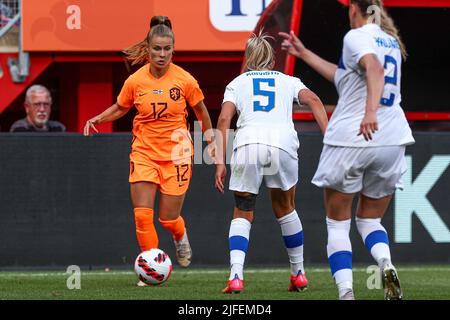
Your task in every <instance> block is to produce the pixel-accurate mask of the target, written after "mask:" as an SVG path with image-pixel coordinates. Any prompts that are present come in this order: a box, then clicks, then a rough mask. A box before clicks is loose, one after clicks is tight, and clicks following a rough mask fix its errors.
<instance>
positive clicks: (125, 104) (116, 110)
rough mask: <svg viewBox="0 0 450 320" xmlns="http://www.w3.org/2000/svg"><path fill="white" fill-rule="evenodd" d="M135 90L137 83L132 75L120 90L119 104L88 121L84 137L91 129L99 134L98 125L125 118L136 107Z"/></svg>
mask: <svg viewBox="0 0 450 320" xmlns="http://www.w3.org/2000/svg"><path fill="white" fill-rule="evenodd" d="M134 89H135V81H134V80H133V75H132V76H130V77H128V79H127V80H125V83H124V84H123V87H122V90H120V93H119V96H118V97H117V102H116V103H114V104H113V105H112V106H111V107H109V108H108V109H106V110H105V111H103V112H102V113H100V114H99V115H96V116H95V117H93V118H92V119H89V120H88V121H86V124H85V126H84V135H85V136H88V135H89V132H90V130H91V129H92V130H94V131H95V132H98V130H97V128H96V127H95V125H97V124H102V123H105V122H111V121H114V120H117V119H119V118H121V117H123V116H124V115H125V114H126V113H127V112H128V110H130V108H131V107H132V106H133V105H134Z"/></svg>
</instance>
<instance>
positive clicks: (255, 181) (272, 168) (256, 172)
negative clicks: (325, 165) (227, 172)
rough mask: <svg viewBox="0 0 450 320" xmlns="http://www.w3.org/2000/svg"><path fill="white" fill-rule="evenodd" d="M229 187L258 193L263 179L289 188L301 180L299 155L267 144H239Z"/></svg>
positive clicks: (284, 189)
mask: <svg viewBox="0 0 450 320" xmlns="http://www.w3.org/2000/svg"><path fill="white" fill-rule="evenodd" d="M230 167H231V178H230V190H233V191H238V192H249V193H253V194H258V193H259V187H260V186H261V183H262V180H263V178H264V181H265V183H266V186H267V187H268V188H274V189H281V190H283V191H287V190H289V189H291V188H292V187H293V186H294V185H295V184H296V183H297V180H298V159H296V158H294V157H293V156H291V155H290V154H289V153H288V152H286V151H284V150H282V149H279V148H276V147H272V146H268V145H265V144H247V145H244V146H241V147H238V148H237V149H236V150H235V151H234V152H233V154H232V156H231V163H230Z"/></svg>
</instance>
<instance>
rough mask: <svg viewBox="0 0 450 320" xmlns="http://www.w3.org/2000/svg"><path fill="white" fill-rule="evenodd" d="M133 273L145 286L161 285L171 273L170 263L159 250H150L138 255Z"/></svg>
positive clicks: (166, 256)
mask: <svg viewBox="0 0 450 320" xmlns="http://www.w3.org/2000/svg"><path fill="white" fill-rule="evenodd" d="M134 271H135V272H136V274H137V275H138V277H139V280H141V281H142V282H144V283H146V284H150V285H156V284H161V283H163V282H165V281H167V279H169V277H170V274H171V273H172V261H171V260H170V258H169V256H168V255H167V253H165V252H164V251H162V250H161V249H150V250H148V251H144V252H141V253H140V254H139V255H138V257H137V258H136V261H135V263H134Z"/></svg>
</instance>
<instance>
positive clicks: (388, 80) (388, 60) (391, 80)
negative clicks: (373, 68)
mask: <svg viewBox="0 0 450 320" xmlns="http://www.w3.org/2000/svg"><path fill="white" fill-rule="evenodd" d="M389 64H392V65H394V74H393V75H392V76H385V77H384V84H385V85H387V84H393V85H394V86H397V80H398V64H397V60H395V58H394V57H392V56H389V55H386V56H384V69H387V67H388V65H389ZM394 102H395V94H394V93H392V92H391V93H390V94H389V98H385V97H382V98H381V105H383V106H386V107H392V106H393V105H394Z"/></svg>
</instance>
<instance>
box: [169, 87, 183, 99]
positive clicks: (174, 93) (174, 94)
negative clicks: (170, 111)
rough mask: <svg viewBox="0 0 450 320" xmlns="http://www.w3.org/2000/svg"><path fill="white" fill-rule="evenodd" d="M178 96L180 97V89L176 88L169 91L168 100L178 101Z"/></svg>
mask: <svg viewBox="0 0 450 320" xmlns="http://www.w3.org/2000/svg"><path fill="white" fill-rule="evenodd" d="M180 96H181V92H180V89H178V88H172V89H170V98H171V99H172V100H174V101H177V100H178V99H180Z"/></svg>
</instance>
